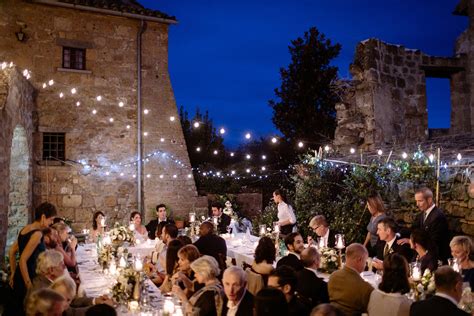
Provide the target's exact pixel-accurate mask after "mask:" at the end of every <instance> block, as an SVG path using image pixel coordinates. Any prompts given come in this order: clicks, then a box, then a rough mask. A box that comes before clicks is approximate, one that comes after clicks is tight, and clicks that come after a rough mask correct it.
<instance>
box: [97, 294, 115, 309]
mask: <svg viewBox="0 0 474 316" xmlns="http://www.w3.org/2000/svg"><path fill="white" fill-rule="evenodd" d="M95 304H96V305H97V304H107V305H110V306H112V307H113V306H114V301H113V300H112V299H111V298H110V297H108V296H107V295H102V296H99V297H96V298H95Z"/></svg>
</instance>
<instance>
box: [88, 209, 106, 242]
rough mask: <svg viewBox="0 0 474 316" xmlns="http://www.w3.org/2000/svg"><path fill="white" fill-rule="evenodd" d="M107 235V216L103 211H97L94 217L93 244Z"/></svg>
mask: <svg viewBox="0 0 474 316" xmlns="http://www.w3.org/2000/svg"><path fill="white" fill-rule="evenodd" d="M104 233H105V215H104V213H102V212H101V211H97V212H95V213H94V215H93V216H92V232H91V239H92V242H97V240H98V239H99V237H102V236H103V235H104Z"/></svg>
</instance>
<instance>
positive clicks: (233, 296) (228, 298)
mask: <svg viewBox="0 0 474 316" xmlns="http://www.w3.org/2000/svg"><path fill="white" fill-rule="evenodd" d="M222 284H223V285H224V292H225V297H224V304H223V306H222V315H224V316H248V315H252V314H253V295H252V294H250V292H249V291H247V289H246V288H247V274H246V273H245V271H244V270H243V269H242V268H241V267H237V266H231V267H229V268H227V269H226V270H225V271H224V277H223V278H222Z"/></svg>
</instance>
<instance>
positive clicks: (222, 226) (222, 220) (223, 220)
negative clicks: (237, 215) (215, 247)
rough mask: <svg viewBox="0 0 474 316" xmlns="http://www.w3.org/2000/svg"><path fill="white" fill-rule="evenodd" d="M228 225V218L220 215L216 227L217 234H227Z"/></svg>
mask: <svg viewBox="0 0 474 316" xmlns="http://www.w3.org/2000/svg"><path fill="white" fill-rule="evenodd" d="M229 225H230V216H229V215H227V214H224V213H222V215H221V217H219V224H218V225H217V230H218V233H219V234H225V233H227V226H229Z"/></svg>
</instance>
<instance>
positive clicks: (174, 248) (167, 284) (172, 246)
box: [160, 239, 183, 293]
mask: <svg viewBox="0 0 474 316" xmlns="http://www.w3.org/2000/svg"><path fill="white" fill-rule="evenodd" d="M182 247H183V244H182V243H181V242H180V241H179V240H177V239H175V240H172V241H171V242H170V243H169V244H168V247H167V249H166V266H165V268H166V276H165V279H164V280H163V283H162V284H161V286H160V291H161V293H167V292H170V291H171V287H172V282H171V277H172V276H173V275H174V274H175V273H176V272H178V261H179V258H178V251H179V250H180V249H181V248H182Z"/></svg>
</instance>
